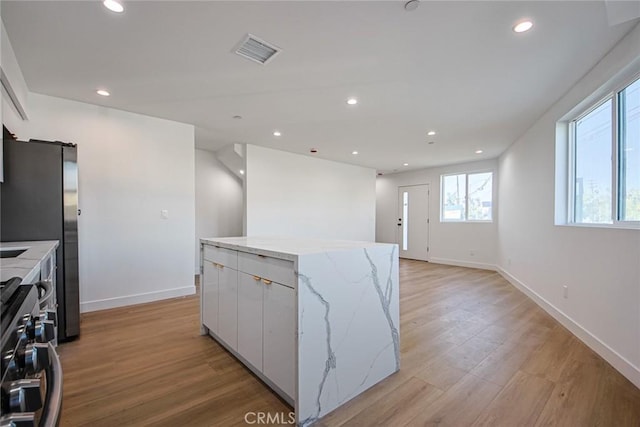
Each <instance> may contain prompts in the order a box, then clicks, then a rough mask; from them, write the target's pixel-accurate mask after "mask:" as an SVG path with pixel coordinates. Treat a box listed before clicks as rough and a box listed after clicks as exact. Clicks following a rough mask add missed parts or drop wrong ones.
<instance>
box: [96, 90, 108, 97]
mask: <svg viewBox="0 0 640 427" xmlns="http://www.w3.org/2000/svg"><path fill="white" fill-rule="evenodd" d="M96 93H97V94H98V95H100V96H109V95H111V94H110V93H109V91H106V90H104V89H98V90H97V91H96Z"/></svg>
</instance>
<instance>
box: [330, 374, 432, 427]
mask: <svg viewBox="0 0 640 427" xmlns="http://www.w3.org/2000/svg"><path fill="white" fill-rule="evenodd" d="M441 394H442V391H441V390H439V389H438V388H436V387H434V386H432V385H430V384H428V383H426V382H424V381H422V380H419V379H417V378H410V379H409V380H408V381H406V382H404V383H402V384H401V385H400V386H398V387H396V388H395V389H393V390H392V391H391V392H390V393H389V394H388V395H387V396H384V397H383V398H380V399H378V400H376V401H374V402H372V403H371V405H369V406H368V407H366V408H364V409H363V410H362V411H361V412H360V413H358V414H356V415H355V416H354V417H353V418H351V419H350V420H349V421H347V422H346V423H344V424H343V425H344V426H349V427H354V426H401V425H405V424H406V423H407V422H409V421H410V420H411V419H412V418H414V417H415V416H416V415H417V414H418V413H420V412H421V411H422V410H423V408H424V407H425V406H428V405H429V404H430V403H431V402H432V401H434V400H436V399H437V398H438V397H440V395H441Z"/></svg>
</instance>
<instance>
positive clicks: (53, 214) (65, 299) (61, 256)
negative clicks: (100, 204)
mask: <svg viewBox="0 0 640 427" xmlns="http://www.w3.org/2000/svg"><path fill="white" fill-rule="evenodd" d="M3 143H4V144H3V154H4V156H3V157H4V182H3V183H1V184H0V190H1V194H0V205H1V206H0V241H3V242H11V241H29V240H58V241H60V245H59V246H58V249H57V251H56V271H55V275H56V280H55V289H56V294H57V295H56V300H57V304H58V307H57V314H58V339H59V340H60V341H65V340H68V339H70V338H73V337H76V336H77V335H78V334H79V333H80V294H79V278H78V166H77V161H76V156H77V154H76V146H75V145H73V144H67V143H62V142H48V141H37V140H30V141H28V142H24V141H17V140H16V139H15V138H12V135H11V134H10V133H9V132H8V131H7V130H6V128H4V133H3Z"/></svg>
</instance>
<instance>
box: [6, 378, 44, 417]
mask: <svg viewBox="0 0 640 427" xmlns="http://www.w3.org/2000/svg"><path fill="white" fill-rule="evenodd" d="M9 408H11V411H12V412H35V411H37V410H38V409H40V408H42V394H40V380H38V379H36V380H18V381H14V382H12V383H11V385H10V386H9Z"/></svg>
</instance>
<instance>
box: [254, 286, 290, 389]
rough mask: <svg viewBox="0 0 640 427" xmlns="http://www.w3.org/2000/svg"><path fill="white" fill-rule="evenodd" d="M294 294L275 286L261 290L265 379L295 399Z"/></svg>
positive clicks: (283, 287) (286, 288)
mask: <svg viewBox="0 0 640 427" xmlns="http://www.w3.org/2000/svg"><path fill="white" fill-rule="evenodd" d="M295 298H296V295H295V291H294V290H293V289H291V288H289V287H286V286H284V285H281V284H278V283H276V282H273V283H271V284H270V285H265V287H264V305H263V309H264V314H263V323H264V324H263V339H264V342H263V359H262V360H263V369H262V372H263V373H264V375H265V376H266V377H267V378H269V379H270V380H271V381H273V383H274V384H275V385H277V386H278V387H280V389H281V390H282V391H284V392H285V393H286V394H288V395H289V397H291V398H295V396H294V393H295V369H296V366H295V363H296V357H295V355H296V349H295V345H296V337H295V334H296V316H295Z"/></svg>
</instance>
